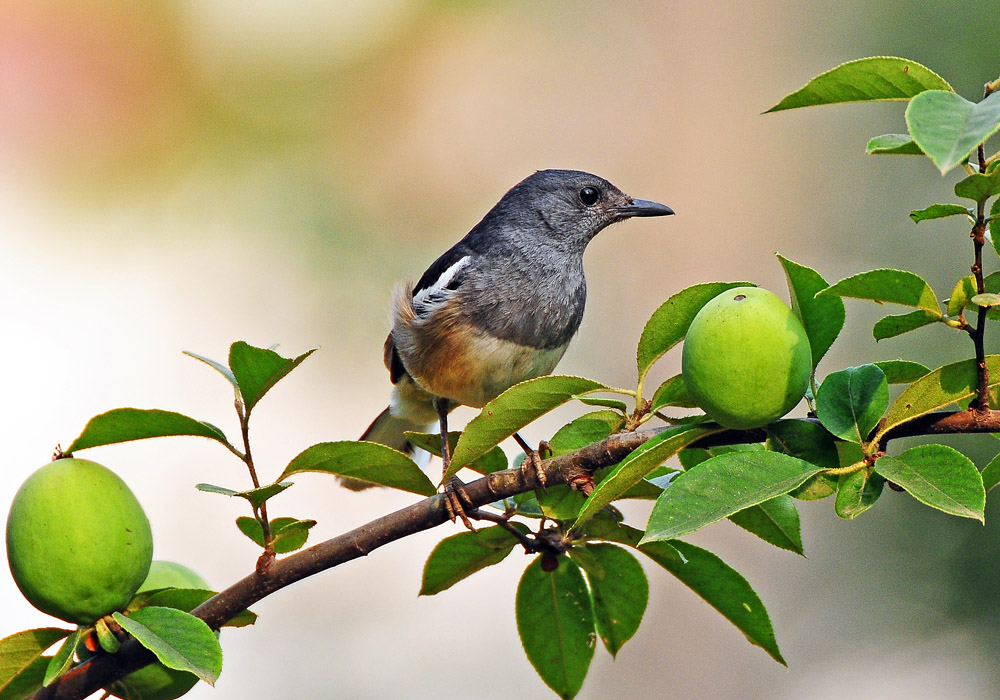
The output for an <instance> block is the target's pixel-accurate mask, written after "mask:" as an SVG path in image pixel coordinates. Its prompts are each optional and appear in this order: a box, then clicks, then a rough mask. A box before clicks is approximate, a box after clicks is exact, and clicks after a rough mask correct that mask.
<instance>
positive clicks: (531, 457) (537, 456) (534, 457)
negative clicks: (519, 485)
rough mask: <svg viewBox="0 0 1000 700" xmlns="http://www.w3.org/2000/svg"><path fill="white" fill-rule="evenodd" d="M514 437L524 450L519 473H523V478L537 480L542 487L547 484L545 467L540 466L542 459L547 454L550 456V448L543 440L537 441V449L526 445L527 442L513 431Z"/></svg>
mask: <svg viewBox="0 0 1000 700" xmlns="http://www.w3.org/2000/svg"><path fill="white" fill-rule="evenodd" d="M514 439H515V440H516V441H517V444H518V445H520V446H521V449H522V450H524V461H523V462H521V473H523V474H524V477H525V479H528V480H529V481H532V480H537V481H538V483H539V484H541V487H542V488H543V489H544V488H545V486H546V485H547V484H548V477H546V476H545V468H544V467H543V466H542V460H543V459H544V458H545V457H546V456H548V457H551V456H552V448H551V447H550V446H549V443H547V442H546V441H545V440H542V441H541V442H539V443H538V449H537V450H533V449H531V447H529V446H528V443H527V442H525V441H524V438H522V437H521V436H520V435H518V434H517V433H514Z"/></svg>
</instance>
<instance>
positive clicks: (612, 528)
mask: <svg viewBox="0 0 1000 700" xmlns="http://www.w3.org/2000/svg"><path fill="white" fill-rule="evenodd" d="M621 519H622V515H621V513H619V512H616V511H611V510H610V509H608V510H602V511H601V512H600V513H598V514H597V515H595V516H594V517H593V518H591V519H590V520H588V521H587V524H586V525H585V526H584V527H583V529H582V530H581V532H580V534H581V535H582V537H583V538H584V540H586V541H593V540H604V541H606V542H617V543H618V544H624V545H628V546H629V547H637V546H638V545H639V540H641V539H642V530H639V529H637V528H634V527H631V526H630V525H626V524H625V523H623V522H622V521H621ZM678 556H680V555H678Z"/></svg>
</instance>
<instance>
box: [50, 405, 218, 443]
mask: <svg viewBox="0 0 1000 700" xmlns="http://www.w3.org/2000/svg"><path fill="white" fill-rule="evenodd" d="M174 435H194V436H198V437H207V438H210V439H212V440H218V441H219V442H221V443H222V444H223V445H229V442H228V441H227V440H226V436H225V435H223V434H222V431H221V430H219V429H218V428H216V427H215V426H214V425H210V424H208V423H205V422H203V421H199V420H195V419H194V418H189V417H188V416H185V415H182V414H180V413H174V412H173V411H161V410H159V409H142V408H115V409H112V410H110V411H108V412H107V413H102V414H100V415H98V416H94V417H93V418H91V419H90V420H89V421H87V425H86V426H85V427H84V429H83V432H82V433H80V437H78V438H77V439H76V440H74V441H73V442H72V444H71V445H70V446H69V447H68V448H67V449H66V453H67V454H69V453H72V452H76V451H77V450H85V449H87V448H89V447H100V446H102V445H114V444H116V443H119V442H129V441H131V440H144V439H146V438H154V437H168V436H174Z"/></svg>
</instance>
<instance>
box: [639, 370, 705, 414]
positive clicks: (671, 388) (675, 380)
mask: <svg viewBox="0 0 1000 700" xmlns="http://www.w3.org/2000/svg"><path fill="white" fill-rule="evenodd" d="M651 401H652V403H650V405H649V410H650V411H658V410H660V409H661V408H663V407H665V406H677V407H678V408H694V407H695V405H696V404H695V402H694V399H693V398H691V394H690V393H689V392H688V388H687V384H685V383H684V377H683V376H681V375H679V374H675V375H674V376H672V377H670V379H668V380H666V381H665V382H663V384H660V386H659V388H658V389H657V390H656V391H655V392H653V398H652V400H651Z"/></svg>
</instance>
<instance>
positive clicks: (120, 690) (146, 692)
mask: <svg viewBox="0 0 1000 700" xmlns="http://www.w3.org/2000/svg"><path fill="white" fill-rule="evenodd" d="M158 588H200V589H204V590H208V584H207V583H205V580H204V579H203V578H202V577H201V576H199V575H198V574H196V573H195V572H193V571H191V569H189V568H187V567H186V566H182V565H181V564H175V563H174V562H172V561H154V562H153V565H152V566H151V567H149V576H147V577H146V580H145V581H144V582H143V584H142V585H141V586H140V587H139V592H142V591H153V590H156V589H158ZM197 682H198V676H196V675H194V674H193V673H188V672H187V671H177V670H175V669H172V668H167V667H166V666H164V665H163V664H161V663H160V662H159V661H154V662H153V663H151V664H150V665H149V666H145V667H143V668H140V669H139V670H138V671H133V672H132V673H130V674H128V675H127V676H125V677H124V678H123V679H121V680H120V681H116V682H115V683H112V684H111V685H109V686H108V687H107V691H108V692H109V693H111V694H112V695H114V696H115V697H116V698H124V699H125V700H173V699H174V698H179V697H180V696H181V695H184V693H186V692H188V691H189V690H191V688H193V687H194V685H195V684H196V683H197Z"/></svg>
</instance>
